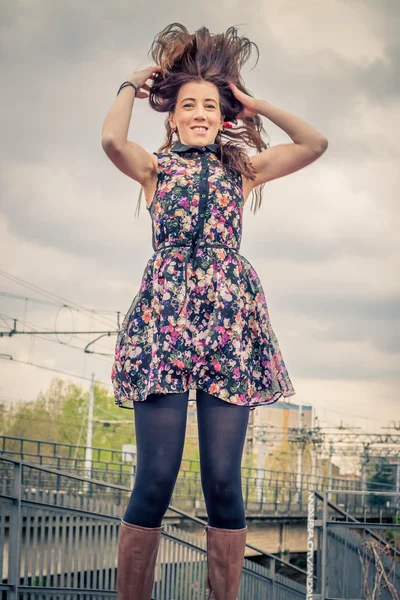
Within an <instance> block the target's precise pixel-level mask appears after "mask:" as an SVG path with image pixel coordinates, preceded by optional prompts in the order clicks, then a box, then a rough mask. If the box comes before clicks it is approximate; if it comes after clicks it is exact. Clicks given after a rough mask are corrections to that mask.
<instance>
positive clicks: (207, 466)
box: [123, 390, 250, 529]
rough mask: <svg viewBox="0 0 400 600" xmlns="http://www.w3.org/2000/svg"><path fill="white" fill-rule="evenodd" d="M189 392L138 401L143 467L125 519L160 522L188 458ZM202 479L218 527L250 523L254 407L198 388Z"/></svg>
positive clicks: (147, 524) (139, 452)
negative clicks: (244, 473)
mask: <svg viewBox="0 0 400 600" xmlns="http://www.w3.org/2000/svg"><path fill="white" fill-rule="evenodd" d="M188 398H189V392H185V393H181V394H151V395H150V396H148V397H147V398H146V400H145V401H144V402H135V431H136V444H137V472H136V478H135V485H134V488H133V491H132V494H131V498H130V501H129V504H128V507H127V509H126V512H125V515H124V517H123V518H124V521H126V522H127V523H133V524H135V525H141V526H142V527H160V525H161V521H162V518H163V516H164V514H165V512H166V510H167V508H168V505H169V503H170V501H171V497H172V493H173V491H174V487H175V482H176V479H177V476H178V472H179V469H180V465H181V461H182V453H183V447H184V442H185V433H186V418H187V406H188ZM196 404H197V422H198V432H199V450H200V472H201V484H202V489H203V493H204V499H205V503H206V508H207V514H208V523H209V525H211V526H212V527H222V528H226V529H242V528H243V527H245V525H246V521H245V511H244V503H243V496H242V484H241V461H242V453H243V447H244V442H245V437H246V429H247V424H248V419H249V411H250V409H249V407H248V406H236V405H235V404H230V403H229V402H226V401H225V400H221V399H219V398H216V397H214V396H211V395H210V394H208V393H207V392H204V391H202V390H197V399H196Z"/></svg>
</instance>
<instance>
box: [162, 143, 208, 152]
mask: <svg viewBox="0 0 400 600" xmlns="http://www.w3.org/2000/svg"><path fill="white" fill-rule="evenodd" d="M171 150H172V151H173V152H187V151H188V150H192V151H198V152H205V151H206V150H210V152H214V154H215V153H216V152H217V150H218V144H207V145H206V146H187V145H186V144H182V143H181V142H175V144H174V145H173V146H172V147H171Z"/></svg>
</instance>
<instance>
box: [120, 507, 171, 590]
mask: <svg viewBox="0 0 400 600" xmlns="http://www.w3.org/2000/svg"><path fill="white" fill-rule="evenodd" d="M163 529H164V527H163V526H161V527H141V526H140V525H133V524H131V523H126V522H125V521H123V520H122V519H121V527H120V530H119V539H118V565H117V598H118V600H151V592H152V590H153V585H154V570H155V566H156V561H157V553H158V546H159V543H160V539H161V533H162V530H163Z"/></svg>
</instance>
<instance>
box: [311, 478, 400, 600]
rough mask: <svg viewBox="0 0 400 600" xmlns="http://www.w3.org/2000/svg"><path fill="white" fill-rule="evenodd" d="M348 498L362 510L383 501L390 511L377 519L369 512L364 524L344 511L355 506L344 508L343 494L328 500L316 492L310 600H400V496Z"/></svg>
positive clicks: (355, 493)
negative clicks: (378, 500) (355, 502)
mask: <svg viewBox="0 0 400 600" xmlns="http://www.w3.org/2000/svg"><path fill="white" fill-rule="evenodd" d="M347 494H348V495H350V496H353V497H354V498H356V499H357V502H358V504H359V505H360V506H364V505H366V504H368V503H369V504H371V503H374V502H376V501H377V499H378V498H383V499H384V502H385V505H386V506H385V509H386V510H385V512H383V510H381V512H380V513H379V515H378V516H377V518H376V517H375V518H372V517H371V515H370V514H369V513H367V512H365V513H364V520H360V519H356V518H355V517H354V516H353V515H352V514H350V513H349V512H348V511H347V510H345V509H344V505H345V506H346V507H347V506H348V505H353V504H354V500H351V501H349V502H343V491H342V490H328V491H326V492H325V493H324V494H322V495H321V494H319V493H318V492H315V491H310V493H309V512H308V560H307V565H308V578H307V600H311V599H313V598H314V599H318V600H355V599H357V600H364V599H365V600H369V599H371V598H374V599H377V600H398V599H399V598H400V535H399V534H400V494H399V492H387V491H383V492H371V491H369V492H365V491H352V492H347ZM315 538H316V539H315ZM314 549H315V552H314ZM314 554H315V556H316V565H315V567H316V568H315V569H314Z"/></svg>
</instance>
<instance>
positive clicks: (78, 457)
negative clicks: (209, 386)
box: [0, 436, 361, 513]
mask: <svg viewBox="0 0 400 600" xmlns="http://www.w3.org/2000/svg"><path fill="white" fill-rule="evenodd" d="M85 450H86V447H85V446H73V445H71V444H62V443H58V442H43V441H41V440H33V439H23V438H16V437H10V436H0V452H2V453H3V454H6V455H8V456H13V457H15V458H18V459H21V460H24V459H26V460H29V462H38V463H39V464H41V465H47V466H52V467H55V468H56V469H58V470H62V471H65V470H67V471H69V472H74V473H77V474H79V475H83V476H84V475H89V474H88V471H87V463H86V462H85V459H84V453H85ZM135 473H136V456H134V457H133V460H132V461H130V462H126V461H124V460H123V453H122V451H120V450H109V449H107V448H96V447H93V448H92V461H91V469H90V477H93V478H95V479H98V480H102V481H108V482H112V483H115V484H117V485H122V486H129V485H130V486H132V485H133V481H134V477H135ZM242 482H243V495H244V497H245V503H246V508H247V509H248V510H250V511H252V512H253V511H254V510H256V511H258V512H261V513H262V512H264V511H267V512H271V511H272V512H274V511H278V512H280V511H281V509H282V508H283V510H286V507H290V509H291V510H295V511H296V512H299V513H302V512H304V511H305V510H306V506H307V494H308V490H309V489H310V488H312V489H317V490H318V491H321V492H322V491H324V490H326V489H328V488H330V487H332V486H334V487H335V488H336V489H342V490H357V489H361V481H356V480H348V479H346V478H329V477H325V476H320V477H319V476H312V475H311V474H309V473H303V474H301V476H300V477H299V476H298V474H297V473H293V472H283V471H277V470H272V469H254V468H250V467H243V468H242ZM185 489H190V495H189V496H188V495H187V496H186V500H188V501H189V502H190V501H192V502H193V506H194V507H195V506H197V505H198V504H199V503H200V505H201V502H202V497H203V495H202V488H201V483H200V463H199V461H198V460H194V459H186V458H183V460H182V464H181V469H180V472H179V476H178V484H177V489H176V497H178V496H179V500H180V501H182V502H183V501H184V496H185Z"/></svg>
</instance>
